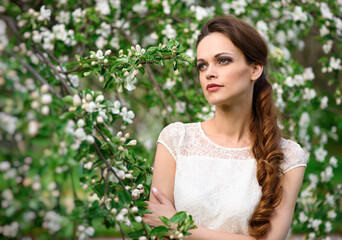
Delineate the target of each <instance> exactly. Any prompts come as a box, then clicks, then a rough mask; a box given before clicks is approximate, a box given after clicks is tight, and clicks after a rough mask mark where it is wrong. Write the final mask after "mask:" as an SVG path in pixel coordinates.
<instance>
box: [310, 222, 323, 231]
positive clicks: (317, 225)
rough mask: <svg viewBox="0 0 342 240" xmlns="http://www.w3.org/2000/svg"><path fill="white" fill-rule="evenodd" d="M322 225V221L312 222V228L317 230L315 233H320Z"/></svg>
mask: <svg viewBox="0 0 342 240" xmlns="http://www.w3.org/2000/svg"><path fill="white" fill-rule="evenodd" d="M321 224H322V220H321V219H314V220H313V221H312V227H313V228H314V229H315V231H318V229H319V226H320V225H321Z"/></svg>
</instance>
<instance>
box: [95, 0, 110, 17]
mask: <svg viewBox="0 0 342 240" xmlns="http://www.w3.org/2000/svg"><path fill="white" fill-rule="evenodd" d="M95 9H96V10H97V11H99V12H100V13H101V14H102V15H109V14H110V13H111V12H110V7H109V4H108V1H107V0H97V1H96V6H95Z"/></svg>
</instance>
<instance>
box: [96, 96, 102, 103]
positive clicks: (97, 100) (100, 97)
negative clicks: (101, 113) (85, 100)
mask: <svg viewBox="0 0 342 240" xmlns="http://www.w3.org/2000/svg"><path fill="white" fill-rule="evenodd" d="M103 100H104V96H103V95H98V96H97V97H96V99H95V102H102V101H103Z"/></svg>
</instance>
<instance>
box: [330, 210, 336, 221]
mask: <svg viewBox="0 0 342 240" xmlns="http://www.w3.org/2000/svg"><path fill="white" fill-rule="evenodd" d="M336 216H337V214H336V212H335V211H334V210H330V211H329V212H328V218H330V219H335V218H336Z"/></svg>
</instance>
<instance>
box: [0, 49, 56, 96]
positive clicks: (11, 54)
mask: <svg viewBox="0 0 342 240" xmlns="http://www.w3.org/2000/svg"><path fill="white" fill-rule="evenodd" d="M3 52H4V53H5V54H7V55H9V56H11V57H14V58H16V59H18V61H19V62H20V64H21V65H23V66H24V67H25V68H26V69H27V70H28V71H29V72H30V73H31V74H32V75H33V76H34V77H35V78H36V79H37V80H38V81H39V82H40V83H41V84H47V85H48V86H49V90H50V92H51V93H52V94H53V95H54V96H55V97H57V98H59V99H62V97H61V96H60V95H59V94H58V93H57V92H56V91H55V90H54V89H53V87H52V86H51V85H50V84H48V82H47V81H46V80H45V79H44V78H43V77H42V76H41V75H40V74H39V73H38V72H37V71H36V70H35V69H34V68H33V67H31V65H29V64H27V63H25V62H23V61H22V60H21V58H20V57H18V55H16V54H14V53H11V52H8V51H6V50H4V51H3Z"/></svg>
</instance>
